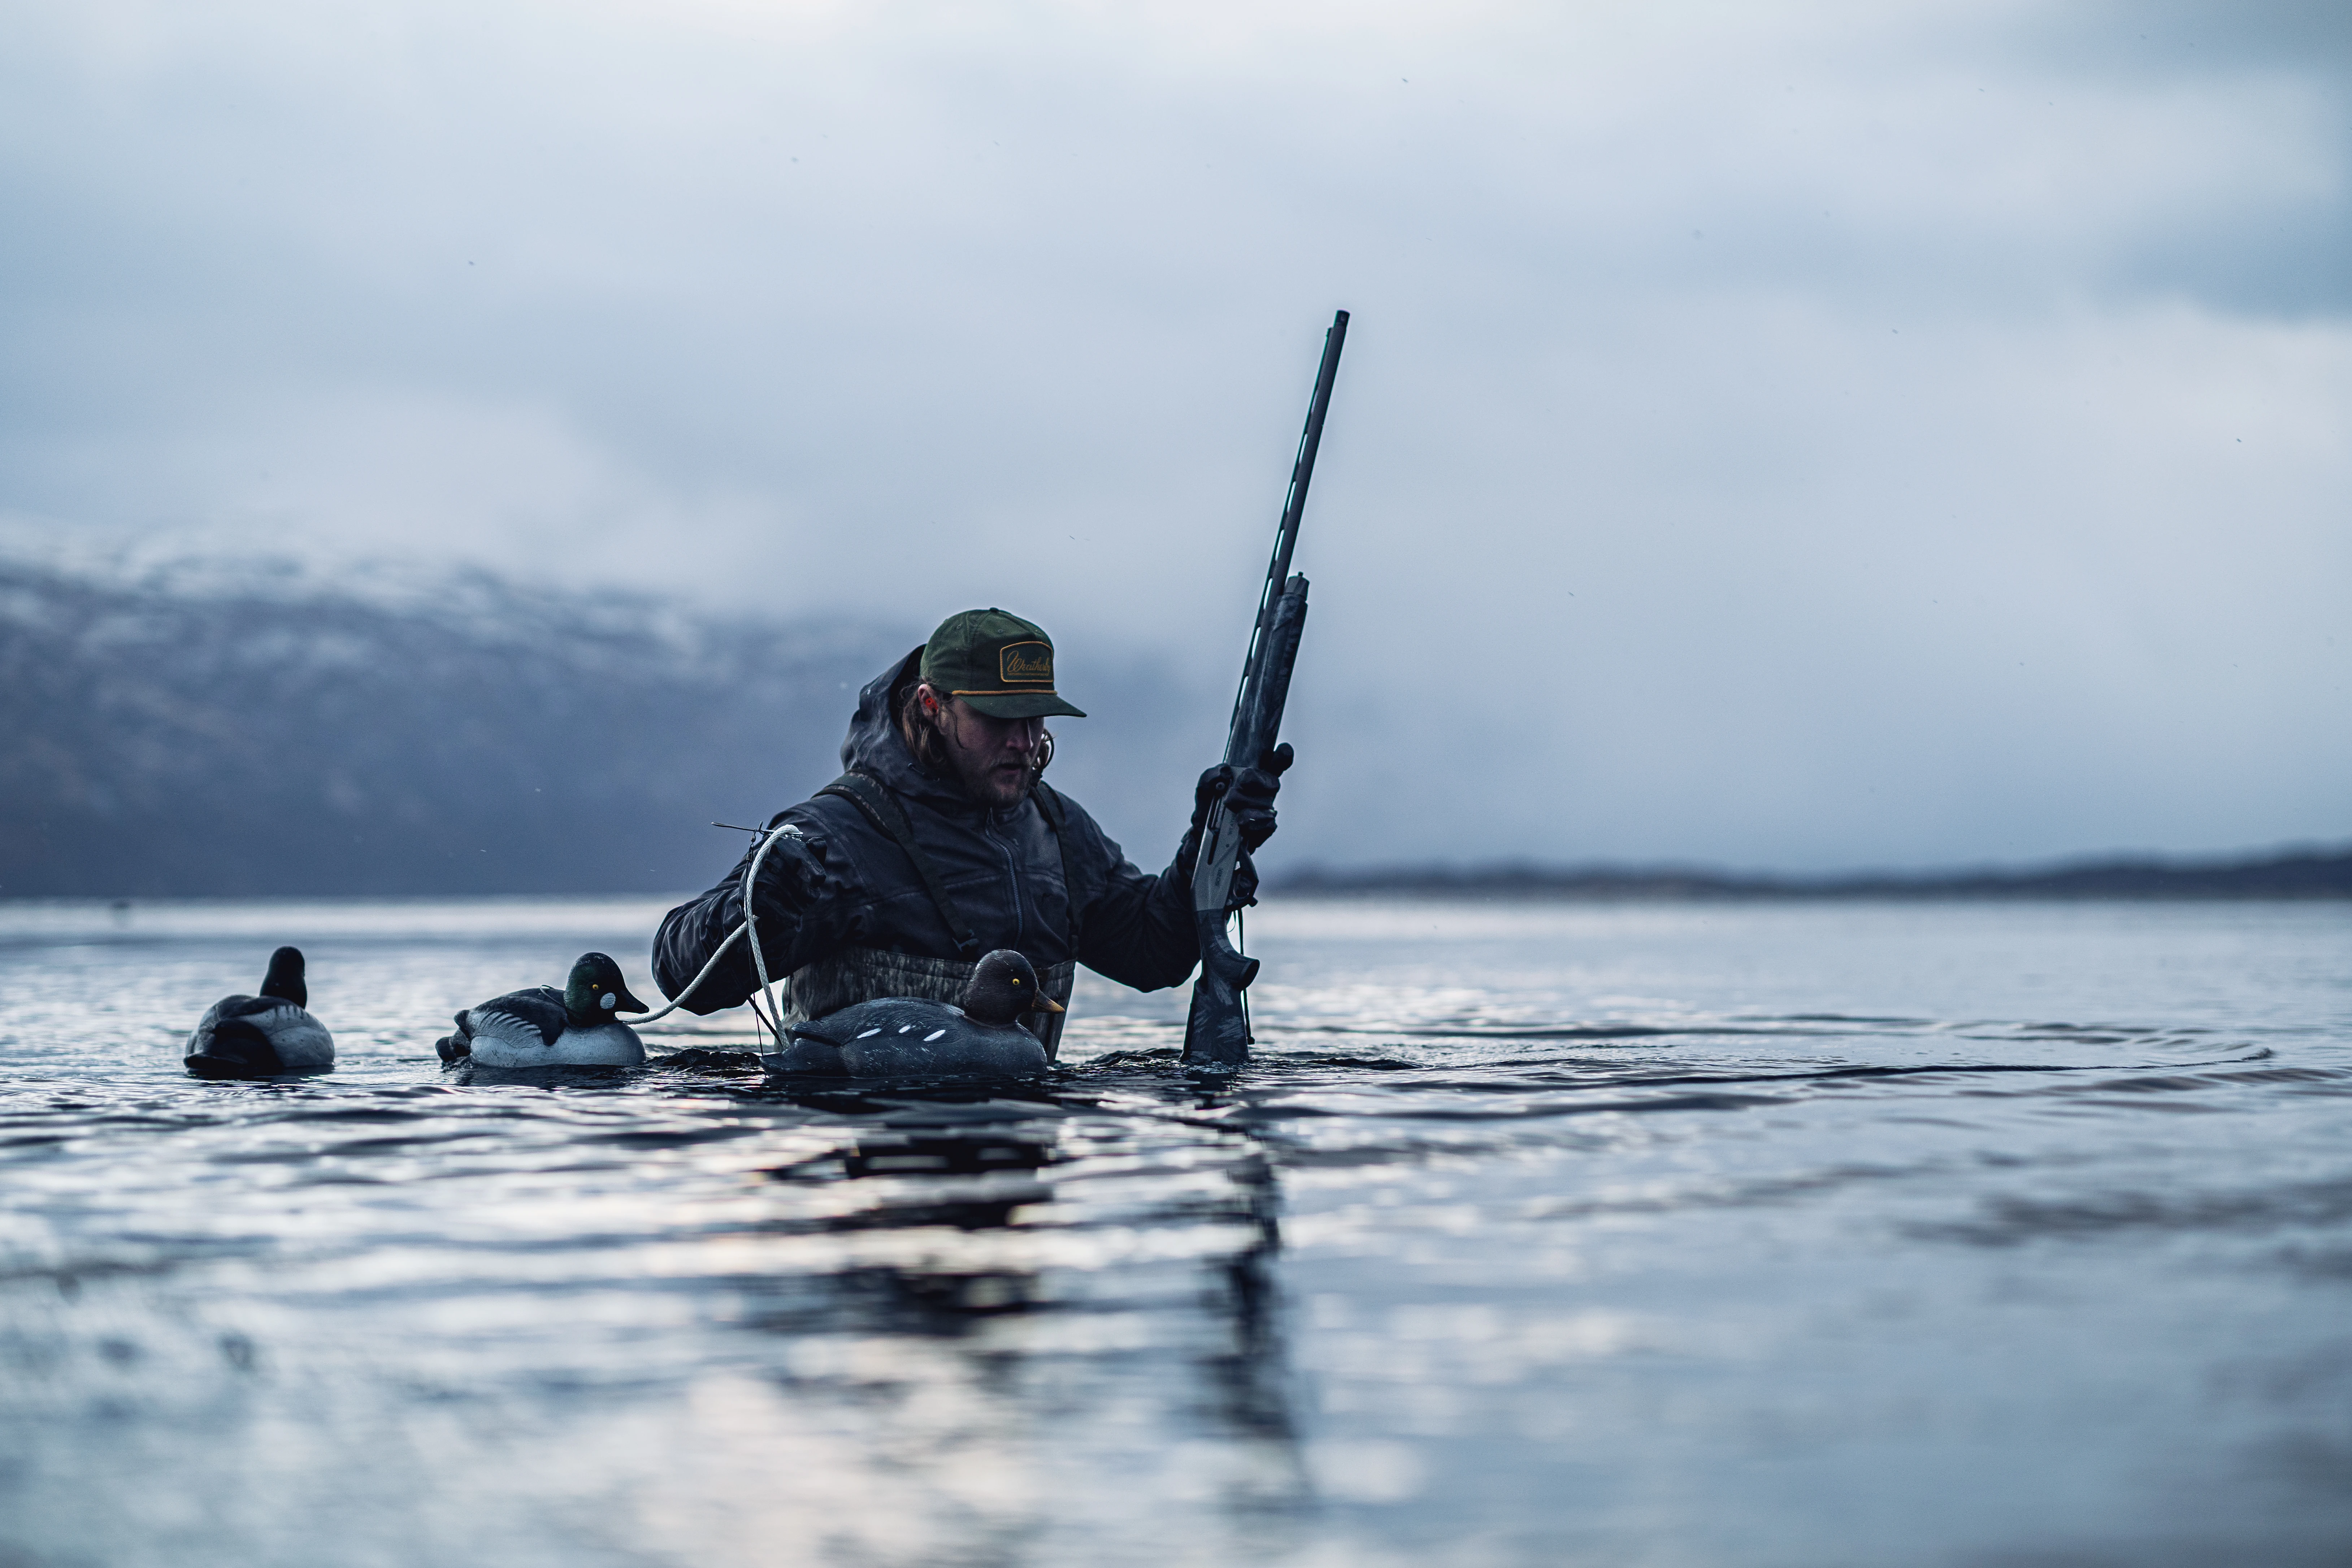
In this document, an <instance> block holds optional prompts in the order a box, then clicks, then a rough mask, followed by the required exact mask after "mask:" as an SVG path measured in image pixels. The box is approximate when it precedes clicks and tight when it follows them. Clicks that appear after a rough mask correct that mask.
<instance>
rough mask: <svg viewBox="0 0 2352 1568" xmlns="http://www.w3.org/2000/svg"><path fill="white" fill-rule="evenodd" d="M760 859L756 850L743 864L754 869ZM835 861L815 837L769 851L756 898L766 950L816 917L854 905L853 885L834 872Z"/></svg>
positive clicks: (795, 838) (783, 842) (788, 840)
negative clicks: (757, 857) (850, 904)
mask: <svg viewBox="0 0 2352 1568" xmlns="http://www.w3.org/2000/svg"><path fill="white" fill-rule="evenodd" d="M757 853H758V846H757V845H754V846H753V847H752V848H751V851H749V852H747V853H746V854H745V856H744V858H743V863H744V864H745V865H746V866H748V865H750V864H751V858H752V856H753V855H756V854H757ZM832 859H833V857H832V853H831V851H830V849H829V847H827V845H826V844H825V842H824V839H823V838H822V837H817V836H815V835H803V834H799V833H792V834H786V835H785V836H784V837H782V838H780V839H779V840H778V841H777V842H776V844H775V846H774V847H772V848H771V849H770V850H769V851H768V854H767V858H765V859H763V860H761V862H760V880H759V882H758V883H757V884H756V889H755V893H754V896H755V897H756V898H757V900H759V901H758V903H757V905H756V906H755V909H756V912H757V913H758V915H759V917H760V939H761V946H762V947H766V946H770V945H772V944H773V943H774V942H775V941H776V940H777V938H778V937H781V936H782V935H783V934H784V933H785V932H787V931H798V930H800V929H801V927H802V925H803V923H804V922H805V921H808V920H809V919H810V918H811V917H813V916H817V915H819V914H820V913H821V912H823V911H827V910H831V909H832V908H833V907H834V906H836V905H845V904H846V903H848V902H849V901H850V900H849V894H850V892H851V889H850V886H849V883H848V881H847V880H846V879H845V878H844V877H843V876H842V875H841V874H840V872H838V871H837V870H835V868H834V867H833V864H832ZM736 878H737V887H738V889H739V891H738V895H737V896H738V897H739V898H740V887H741V878H742V872H741V871H740V870H739V871H738V872H737V873H736ZM737 918H738V919H740V918H741V917H740V914H739V915H738V916H737Z"/></svg>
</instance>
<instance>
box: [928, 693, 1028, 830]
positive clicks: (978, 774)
mask: <svg viewBox="0 0 2352 1568" xmlns="http://www.w3.org/2000/svg"><path fill="white" fill-rule="evenodd" d="M942 711H943V717H942V719H941V721H940V736H941V738H943V739H944V740H945V741H946V742H947V743H948V755H949V756H950V757H951V758H953V759H954V761H955V770H956V776H957V777H958V778H960V779H961V780H962V781H963V787H964V793H965V794H967V795H971V798H972V799H974V800H976V801H978V802H980V803H981V804H982V805H987V806H993V807H995V808H997V809H998V810H1000V811H1001V810H1003V808H1004V807H1006V806H1008V805H1020V804H1021V799H1022V797H1023V796H1024V795H1027V794H1028V793H1029V784H1030V781H1032V780H1033V779H1034V778H1035V777H1036V776H1037V748H1038V747H1039V746H1040V745H1041V744H1043V743H1044V741H1045V721H1044V720H1043V719H992V718H990V717H989V716H988V715H987V714H985V713H982V712H981V711H979V710H976V709H974V708H973V707H972V706H971V704H970V703H968V702H966V701H965V700H963V699H962V698H961V697H953V698H949V699H947V700H946V706H945V708H944V710H942Z"/></svg>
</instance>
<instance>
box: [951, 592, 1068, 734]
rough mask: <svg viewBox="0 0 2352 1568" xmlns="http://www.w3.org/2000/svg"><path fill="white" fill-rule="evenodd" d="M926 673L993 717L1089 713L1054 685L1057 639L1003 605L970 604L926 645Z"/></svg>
mask: <svg viewBox="0 0 2352 1568" xmlns="http://www.w3.org/2000/svg"><path fill="white" fill-rule="evenodd" d="M923 679H925V680H928V681H929V682H930V683H931V685H932V686H934V687H936V688H937V689H940V690H941V691H944V692H946V693H947V694H948V695H949V696H950V697H961V698H962V699H963V700H965V701H966V702H969V703H970V704H971V706H972V707H973V708H974V709H975V710H978V711H980V712H982V713H985V714H987V715H988V716H989V717H990V718H992V719H1043V718H1046V717H1048V716H1049V715H1052V714H1057V713H1058V714H1063V715H1066V717H1068V718H1072V719H1083V718H1085V717H1086V713H1085V711H1084V710H1082V709H1077V708H1073V707H1071V706H1070V705H1069V704H1068V703H1066V702H1065V701H1063V700H1062V697H1061V693H1059V692H1057V691H1055V689H1054V639H1053V638H1052V637H1047V636H1046V635H1045V627H1043V626H1038V625H1036V624H1035V623H1034V622H1032V621H1024V620H1023V619H1022V618H1021V617H1020V616H1008V615H1006V614H1005V613H1004V612H1003V610H999V609H995V608H993V607H991V608H989V609H985V610H966V611H964V612H963V613H962V614H961V615H958V616H949V617H948V618H947V619H946V620H944V621H941V622H940V629H939V630H937V631H935V632H933V633H932V634H931V637H930V640H929V642H927V643H925V644H924V645H923Z"/></svg>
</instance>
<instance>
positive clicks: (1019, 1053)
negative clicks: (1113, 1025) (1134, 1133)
mask: <svg viewBox="0 0 2352 1568" xmlns="http://www.w3.org/2000/svg"><path fill="white" fill-rule="evenodd" d="M1061 1010H1062V1007H1061V1005H1060V1004H1059V1003H1057V1002H1055V1001H1054V1000H1053V998H1051V997H1049V996H1046V995H1045V994H1043V993H1042V992H1040V991H1039V990H1038V989H1037V970H1036V968H1035V966H1034V965H1033V964H1032V963H1030V962H1029V960H1028V957H1027V956H1026V955H1025V954H1023V953H1019V952H1014V951H1013V949H1011V948H1009V947H1000V948H998V949H997V950H996V951H995V952H992V953H990V954H988V955H987V956H986V957H984V958H982V960H981V961H980V963H979V964H978V965H977V966H976V967H974V968H973V970H972V972H971V981H970V982H968V983H967V984H966V985H965V987H964V993H963V1005H962V1006H961V1007H951V1006H950V1005H948V1004H946V1003H945V1002H927V1001H924V1000H923V999H921V998H920V997H915V996H882V997H877V998H876V999H875V1000H874V1001H871V1002H860V1003H858V1004H857V1005H856V1006H853V1007H844V1008H843V1009H841V1011H839V1012H838V1013H828V1014H826V1015H825V1016H824V1017H822V1018H811V1019H810V1020H808V1021H807V1022H806V1023H804V1024H795V1025H793V1027H792V1030H791V1032H790V1035H789V1037H788V1039H787V1043H786V1045H785V1047H784V1049H783V1050H782V1052H780V1053H778V1054H777V1055H775V1056H772V1057H769V1058H766V1062H767V1067H768V1070H769V1071H770V1072H775V1073H788V1074H794V1075H799V1074H807V1075H811V1076H819V1077H826V1078H1042V1077H1044V1076H1045V1072H1046V1070H1047V1067H1048V1064H1047V1062H1046V1059H1045V1047H1044V1046H1043V1045H1041V1044H1039V1043H1038V1039H1037V1037H1036V1036H1034V1035H1033V1034H1031V1033H1030V1032H1029V1031H1028V1030H1026V1029H1024V1028H1023V1027H1022V1026H1021V1024H1020V1020H1021V1019H1022V1018H1023V1017H1024V1016H1026V1015H1028V1014H1031V1013H1058V1012H1060V1011H1061Z"/></svg>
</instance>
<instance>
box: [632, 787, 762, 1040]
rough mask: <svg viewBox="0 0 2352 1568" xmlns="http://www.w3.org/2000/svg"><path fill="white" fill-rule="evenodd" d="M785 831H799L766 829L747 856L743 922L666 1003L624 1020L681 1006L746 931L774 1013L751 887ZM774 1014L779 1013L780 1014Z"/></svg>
mask: <svg viewBox="0 0 2352 1568" xmlns="http://www.w3.org/2000/svg"><path fill="white" fill-rule="evenodd" d="M787 834H789V835H791V836H792V837H794V838H798V837H802V834H801V830H800V829H799V828H797V827H795V826H793V825H792V824H791V823H789V822H788V823H786V824H784V826H782V827H779V828H775V829H773V830H772V831H770V832H769V833H768V834H767V837H764V838H762V839H761V842H760V850H759V853H758V854H756V855H754V856H752V857H751V865H750V866H749V867H748V868H745V870H744V872H743V923H742V924H741V925H739V926H737V927H736V928H735V929H734V930H733V931H729V932H728V933H727V940H726V941H725V942H720V943H719V951H718V952H714V953H712V954H711V955H710V962H709V963H706V964H704V965H703V966H702V973H699V974H698V975H696V976H695V977H694V978H693V979H691V980H689V981H688V982H687V983H686V989H684V990H683V991H680V992H679V993H678V994H677V996H676V998H674V999H673V1000H672V1001H671V1003H670V1005H668V1006H667V1007H657V1008H656V1009H655V1010H654V1011H652V1012H650V1013H646V1014H645V1015H643V1016H639V1017H635V1018H630V1019H626V1020H625V1022H626V1023H628V1024H629V1025H630V1026H633V1027H634V1026H636V1025H639V1024H650V1023H652V1022H653V1021H654V1020H655V1019H656V1018H667V1017H668V1016H670V1015H671V1014H672V1013H675V1012H677V1010H678V1009H679V1008H680V1007H682V1006H684V1005H686V999H687V998H688V997H689V996H691V995H693V994H694V988H695V987H696V986H698V985H699V984H702V983H703V982H704V981H706V980H708V979H709V978H710V972H711V971H712V970H714V969H716V968H718V967H719V960H720V959H722V958H724V957H726V956H727V953H728V950H729V949H730V948H732V947H733V946H734V945H735V944H736V943H737V942H740V941H741V940H742V939H743V936H744V934H745V933H746V932H749V933H750V934H751V963H752V964H753V966H754V967H756V968H757V969H758V970H759V972H760V994H761V995H762V996H764V997H766V998H767V1001H768V1012H769V1013H770V1014H776V997H775V993H774V990H773V988H772V984H771V982H770V981H769V979H768V955H767V954H766V953H764V952H761V951H760V933H759V925H758V922H759V917H758V916H757V915H755V914H753V913H752V911H751V888H752V884H753V883H754V882H755V881H756V880H757V879H758V878H759V875H760V863H761V861H763V860H765V859H766V858H768V851H769V850H771V849H772V848H774V847H775V845H776V840H777V839H779V838H782V837H784V836H785V835H787ZM751 1010H752V1011H753V1012H754V1013H757V1012H759V1009H758V1008H757V1007H754V1008H753V1009H751ZM776 1016H779V1017H781V1016H782V1015H781V1014H777V1015H776ZM760 1022H761V1024H762V1025H764V1026H766V1027H767V1028H768V1029H770V1030H771V1031H772V1032H777V1037H776V1047H777V1049H779V1050H781V1049H782V1048H783V1043H784V1042H783V1037H782V1034H781V1032H779V1031H780V1026H778V1025H776V1024H771V1023H769V1022H768V1019H767V1017H765V1016H762V1017H761V1020H760Z"/></svg>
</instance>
